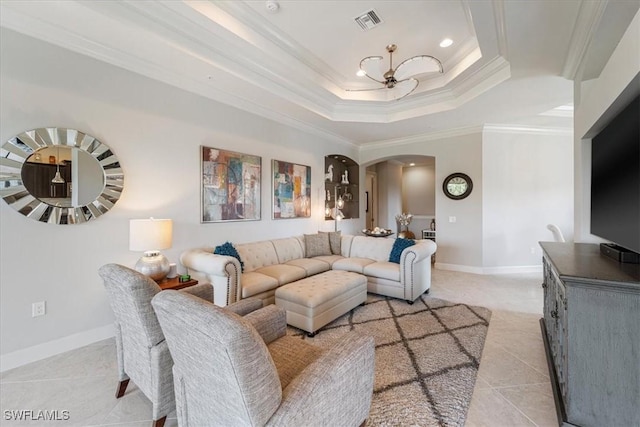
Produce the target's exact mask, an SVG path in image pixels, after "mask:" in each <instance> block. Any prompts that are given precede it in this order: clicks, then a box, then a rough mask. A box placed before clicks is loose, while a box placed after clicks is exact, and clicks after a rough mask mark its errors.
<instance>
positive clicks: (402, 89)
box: [389, 78, 418, 101]
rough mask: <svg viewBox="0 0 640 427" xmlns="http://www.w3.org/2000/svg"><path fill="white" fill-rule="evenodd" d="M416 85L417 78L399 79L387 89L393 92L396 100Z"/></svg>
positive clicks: (407, 93) (412, 89)
mask: <svg viewBox="0 0 640 427" xmlns="http://www.w3.org/2000/svg"><path fill="white" fill-rule="evenodd" d="M417 87H418V80H416V79H414V78H409V79H404V80H400V81H399V82H398V83H396V85H395V86H394V87H393V88H391V89H389V90H390V91H392V93H393V97H394V98H395V99H396V101H397V100H399V99H402V98H404V97H405V96H407V95H409V94H410V93H411V92H413V91H414V90H416V88H417Z"/></svg>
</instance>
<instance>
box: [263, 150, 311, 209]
mask: <svg viewBox="0 0 640 427" xmlns="http://www.w3.org/2000/svg"><path fill="white" fill-rule="evenodd" d="M271 172H272V173H271V177H272V183H273V199H272V200H273V203H272V212H273V218H274V219H281V218H309V217H310V216H311V168H310V167H309V166H304V165H297V164H295V163H288V162H282V161H280V160H272V162H271Z"/></svg>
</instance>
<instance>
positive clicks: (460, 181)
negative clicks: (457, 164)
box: [442, 172, 473, 200]
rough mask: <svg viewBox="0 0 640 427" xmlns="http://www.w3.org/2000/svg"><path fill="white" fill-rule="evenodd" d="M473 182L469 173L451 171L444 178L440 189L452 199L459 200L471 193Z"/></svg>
mask: <svg viewBox="0 0 640 427" xmlns="http://www.w3.org/2000/svg"><path fill="white" fill-rule="evenodd" d="M472 189H473V182H472V181H471V178H469V175H467V174H464V173H459V172H457V173H452V174H451V175H449V176H448V177H446V178H445V179H444V182H443V183H442V191H444V194H445V195H446V196H447V197H448V198H450V199H453V200H461V199H464V198H465V197H467V196H468V195H469V194H471V190H472Z"/></svg>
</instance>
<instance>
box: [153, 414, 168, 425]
mask: <svg viewBox="0 0 640 427" xmlns="http://www.w3.org/2000/svg"><path fill="white" fill-rule="evenodd" d="M166 420H167V416H166V415H165V416H164V417H162V418H158V419H157V420H154V421H153V427H163V426H164V422H165V421H166Z"/></svg>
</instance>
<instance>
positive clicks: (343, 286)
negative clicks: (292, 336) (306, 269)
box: [276, 270, 367, 337]
mask: <svg viewBox="0 0 640 427" xmlns="http://www.w3.org/2000/svg"><path fill="white" fill-rule="evenodd" d="M366 299H367V278H366V277H365V276H363V275H362V274H358V273H352V272H349V271H335V270H331V271H326V272H324V273H320V274H316V275H315V276H311V277H307V278H305V279H301V280H298V281H296V282H293V283H289V284H287V285H284V286H281V287H279V288H278V289H277V290H276V305H277V306H278V307H282V308H284V309H285V310H286V311H287V323H288V324H289V325H291V326H295V327H296V328H299V329H302V330H304V331H307V332H308V334H307V335H308V336H310V337H312V336H314V335H315V334H316V332H317V331H318V329H320V328H322V327H323V326H324V325H326V324H327V323H329V322H331V321H333V320H335V319H337V318H338V317H340V316H342V315H343V314H345V313H347V312H349V311H350V310H352V309H354V308H355V307H357V306H358V305H360V304H362V303H363V302H365V301H366Z"/></svg>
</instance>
